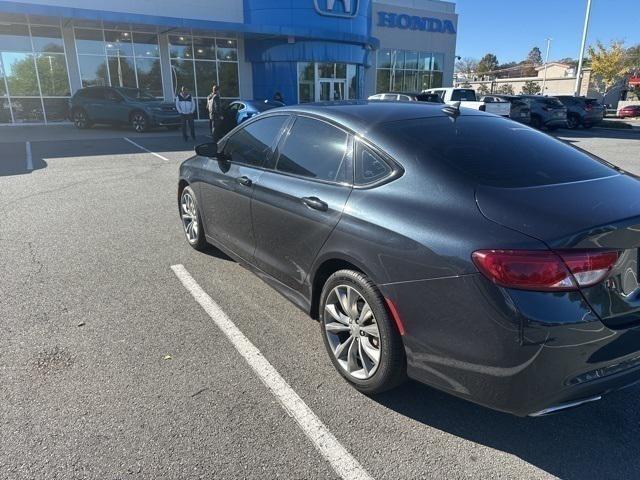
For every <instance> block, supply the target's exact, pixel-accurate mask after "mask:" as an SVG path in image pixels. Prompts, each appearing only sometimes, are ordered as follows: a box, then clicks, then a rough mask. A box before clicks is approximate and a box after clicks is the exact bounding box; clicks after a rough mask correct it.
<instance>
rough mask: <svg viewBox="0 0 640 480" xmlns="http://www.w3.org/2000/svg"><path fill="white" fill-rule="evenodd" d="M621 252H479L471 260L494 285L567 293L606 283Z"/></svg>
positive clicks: (474, 253)
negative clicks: (604, 281)
mask: <svg viewBox="0 0 640 480" xmlns="http://www.w3.org/2000/svg"><path fill="white" fill-rule="evenodd" d="M619 256H620V252H617V251H604V252H603V251H598V250H559V251H554V252H552V251H549V250H478V251H476V252H473V255H472V259H473V263H475V265H476V267H478V270H480V272H481V273H482V274H484V276H486V277H487V278H488V279H489V280H491V281H492V282H493V283H495V284H497V285H500V286H502V287H508V288H515V289H521V290H538V291H566V290H577V289H578V288H579V287H589V286H592V285H595V284H596V283H599V282H601V281H602V280H604V279H605V278H606V277H607V275H608V274H609V272H610V271H611V269H612V268H613V266H614V265H615V263H616V262H617V261H618V257H619Z"/></svg>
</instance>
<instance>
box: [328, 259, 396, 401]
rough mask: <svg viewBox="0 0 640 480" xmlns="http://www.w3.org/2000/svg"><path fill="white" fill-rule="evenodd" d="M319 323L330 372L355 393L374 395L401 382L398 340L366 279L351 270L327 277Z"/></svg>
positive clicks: (382, 304)
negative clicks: (331, 367)
mask: <svg viewBox="0 0 640 480" xmlns="http://www.w3.org/2000/svg"><path fill="white" fill-rule="evenodd" d="M341 298H342V301H341V300H340V299H341ZM349 301H351V303H349ZM343 305H346V306H343ZM349 305H350V306H351V307H348V306H349ZM367 307H368V309H367ZM348 308H351V313H350V314H349V315H347V312H346V310H347V309H348ZM319 319H320V330H321V335H322V339H323V341H324V345H325V347H326V349H327V353H328V354H329V358H330V359H331V362H332V363H333V366H334V367H335V368H336V370H338V372H339V373H340V374H341V375H342V376H343V377H344V378H345V379H346V380H347V381H348V382H349V383H351V384H352V385H353V386H354V387H355V388H356V389H357V390H359V391H361V392H363V393H365V394H376V393H380V392H384V391H386V390H390V389H392V388H394V387H396V386H398V385H400V384H401V383H402V382H404V381H405V379H406V369H407V367H406V365H407V362H406V356H405V352H404V345H403V342H402V337H401V335H400V332H399V331H398V327H397V325H396V324H395V322H394V321H393V319H392V317H391V315H390V314H389V311H388V310H387V307H386V305H385V301H384V298H383V297H382V294H381V293H380V291H379V290H378V288H377V287H376V285H375V284H374V283H373V282H372V281H371V280H370V279H369V278H368V277H367V276H366V275H364V274H362V273H360V272H357V271H354V270H339V271H337V272H335V273H334V274H333V275H331V276H330V277H329V278H328V279H327V281H326V282H325V284H324V287H323V289H322V294H321V296H320V311H319ZM376 335H377V336H376ZM376 357H377V360H378V361H377V363H376V361H375V359H376Z"/></svg>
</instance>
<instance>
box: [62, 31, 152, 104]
mask: <svg viewBox="0 0 640 480" xmlns="http://www.w3.org/2000/svg"><path fill="white" fill-rule="evenodd" d="M74 34H75V41H76V50H77V53H78V66H79V68H80V78H81V79H82V86H83V87H92V86H97V85H111V86H112V87H129V88H140V89H142V90H146V91H148V92H149V93H151V95H153V96H155V97H162V75H161V73H160V48H159V47H158V35H156V34H155V33H142V32H132V31H128V30H127V31H124V30H107V29H104V30H103V29H92V28H75V29H74Z"/></svg>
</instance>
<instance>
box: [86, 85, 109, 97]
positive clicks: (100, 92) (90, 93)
mask: <svg viewBox="0 0 640 480" xmlns="http://www.w3.org/2000/svg"><path fill="white" fill-rule="evenodd" d="M86 97H87V98H90V99H91V100H104V99H105V89H104V88H90V89H88V90H87V92H86Z"/></svg>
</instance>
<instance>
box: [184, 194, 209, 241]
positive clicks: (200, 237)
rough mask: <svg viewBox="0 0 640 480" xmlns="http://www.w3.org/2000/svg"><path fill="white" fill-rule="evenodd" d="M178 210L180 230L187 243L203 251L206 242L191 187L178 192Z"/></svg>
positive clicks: (196, 202)
mask: <svg viewBox="0 0 640 480" xmlns="http://www.w3.org/2000/svg"><path fill="white" fill-rule="evenodd" d="M178 208H179V209H180V220H181V222H182V230H183V231H184V235H185V238H186V239H187V242H188V243H189V245H191V246H192V247H193V248H195V249H196V250H198V251H202V250H204V249H205V248H206V247H207V240H206V238H205V235H204V229H203V227H202V217H201V216H200V209H199V208H198V201H197V199H196V194H195V192H194V191H193V189H192V188H191V187H189V186H186V187H184V189H183V190H182V192H180V200H179V205H178Z"/></svg>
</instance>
